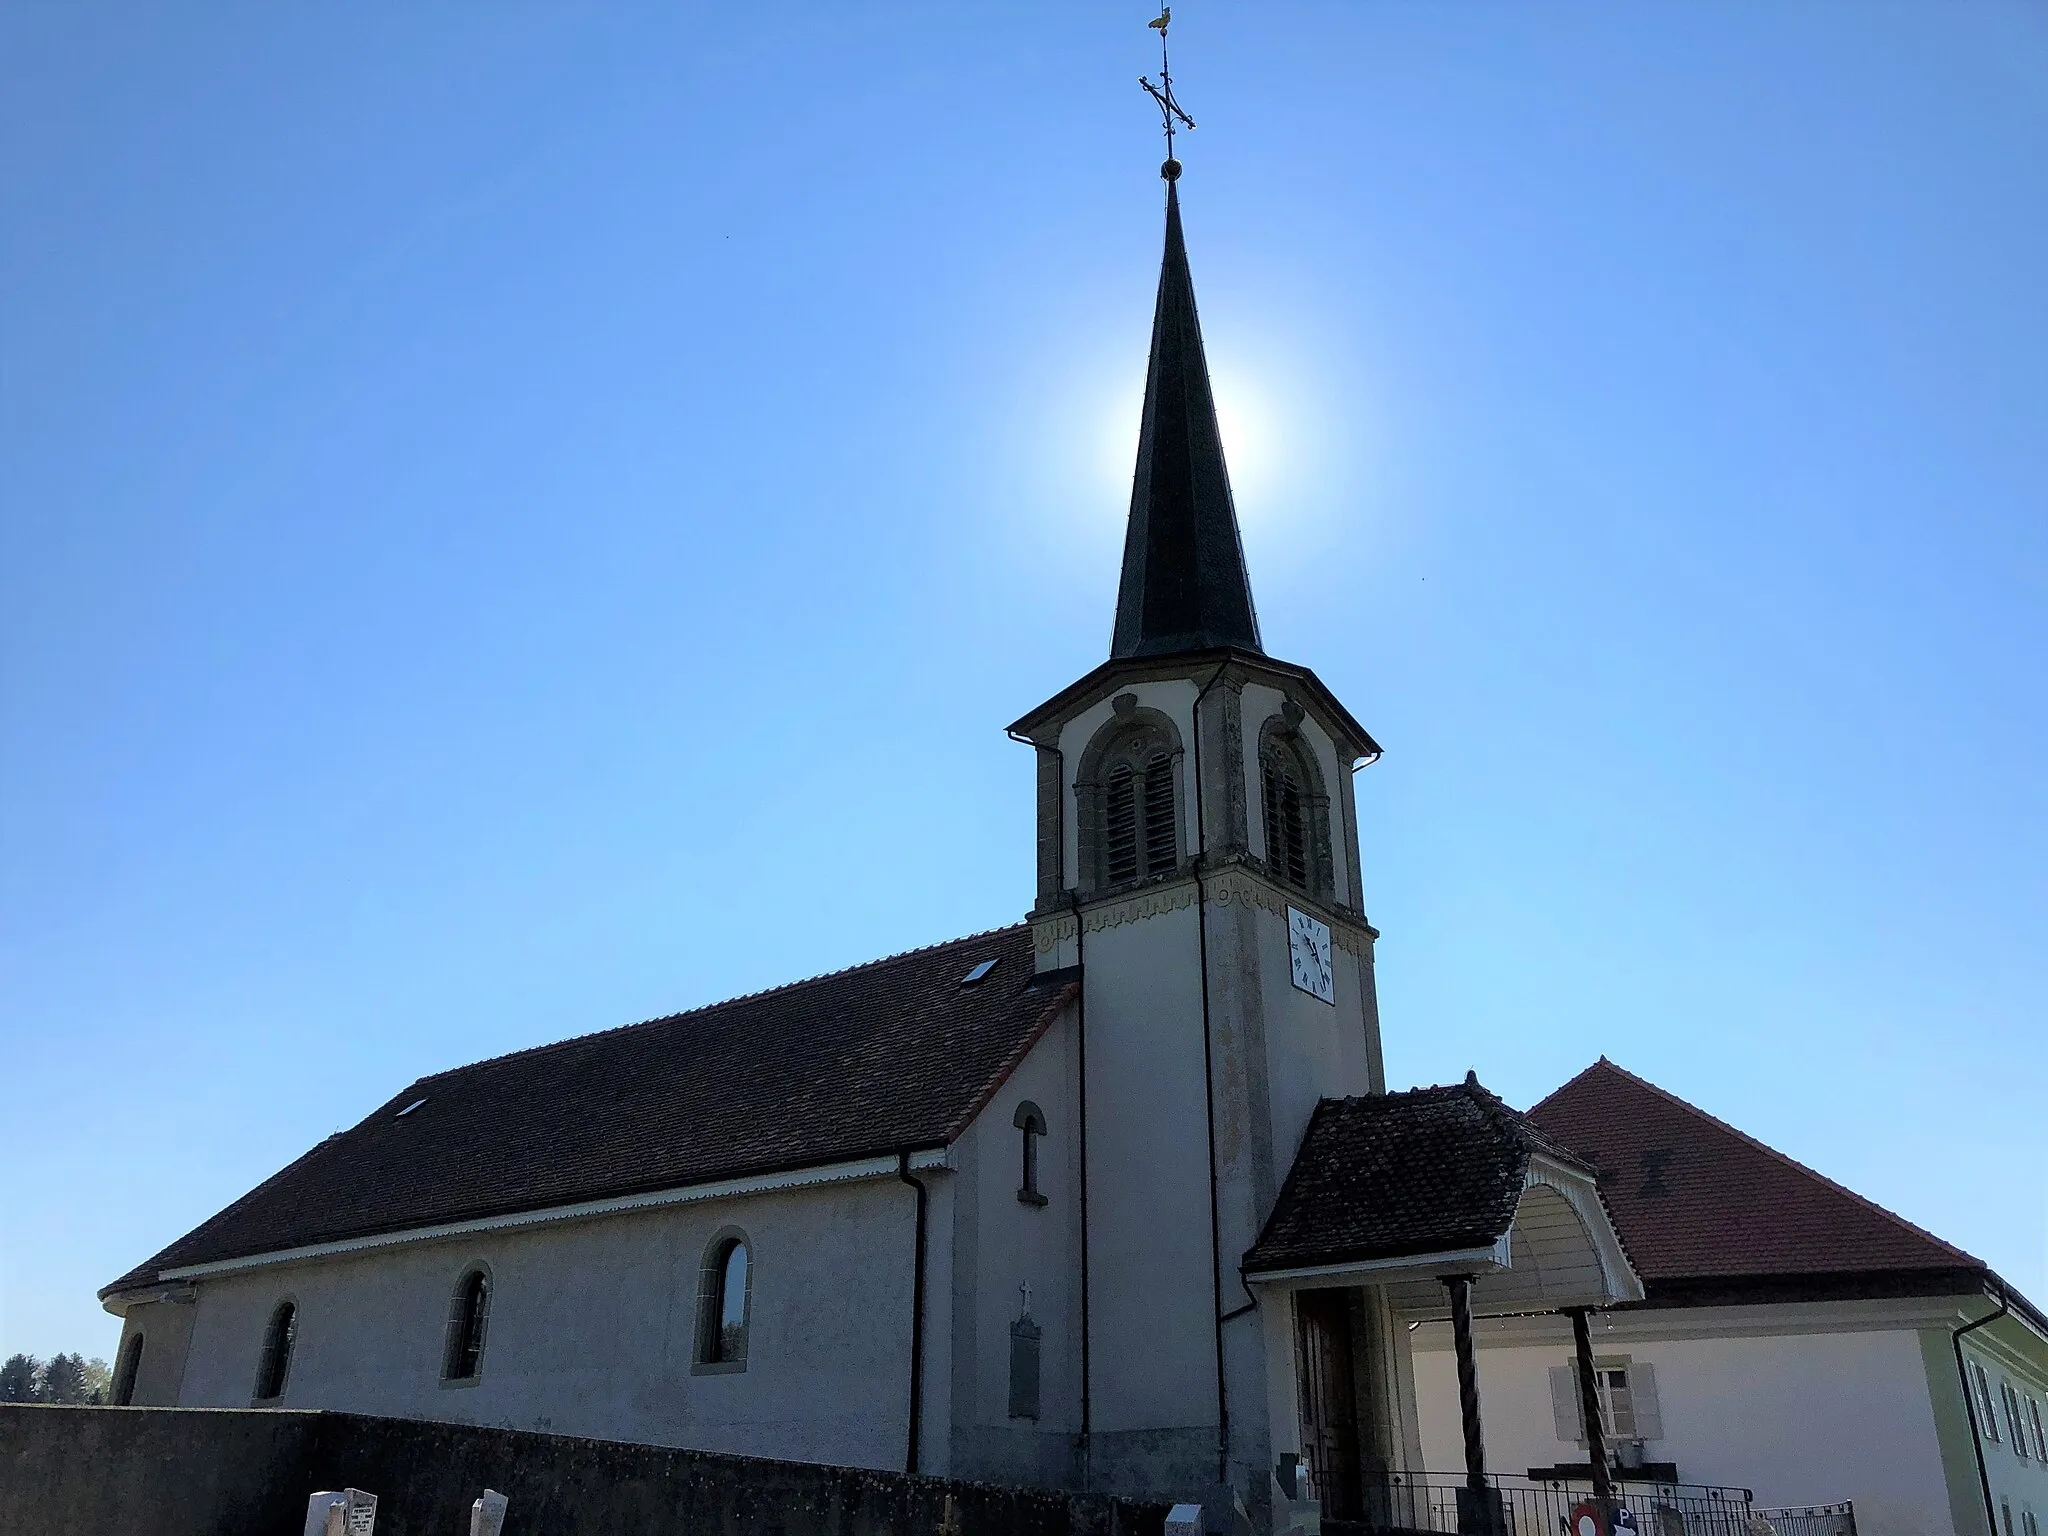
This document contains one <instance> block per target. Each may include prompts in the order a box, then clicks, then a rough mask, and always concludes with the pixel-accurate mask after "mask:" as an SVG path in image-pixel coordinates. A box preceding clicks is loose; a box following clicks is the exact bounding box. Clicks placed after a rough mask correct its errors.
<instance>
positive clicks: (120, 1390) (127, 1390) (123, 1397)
mask: <svg viewBox="0 0 2048 1536" xmlns="http://www.w3.org/2000/svg"><path fill="white" fill-rule="evenodd" d="M141 1370H142V1335H141V1334H140V1333H131V1334H130V1335H128V1342H127V1343H125V1344H123V1345H122V1346H121V1357H120V1359H119V1360H118V1361H116V1362H115V1365H114V1406H115V1407H117V1408H126V1407H127V1406H128V1405H129V1404H130V1403H132V1402H134V1401H135V1378H136V1375H137V1374H138V1373H139V1372H140V1371H141Z"/></svg>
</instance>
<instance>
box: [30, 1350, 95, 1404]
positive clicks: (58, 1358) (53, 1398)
mask: <svg viewBox="0 0 2048 1536" xmlns="http://www.w3.org/2000/svg"><path fill="white" fill-rule="evenodd" d="M38 1396H39V1398H40V1399H41V1401H43V1402H46V1403H82V1402H84V1401H85V1397H86V1386H85V1357H84V1356H83V1355H63V1354H58V1355H52V1356H50V1363H49V1364H48V1365H46V1366H44V1367H43V1390H42V1391H41V1393H39V1394H38Z"/></svg>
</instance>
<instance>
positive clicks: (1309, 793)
mask: <svg viewBox="0 0 2048 1536" xmlns="http://www.w3.org/2000/svg"><path fill="white" fill-rule="evenodd" d="M1296 713H1297V714H1298V712H1296ZM1283 718H1284V717H1283ZM1294 723H1295V722H1294V721H1293V720H1291V719H1290V720H1288V721H1287V723H1284V724H1283V722H1282V719H1275V720H1274V721H1273V722H1272V723H1271V724H1270V725H1269V726H1268V727H1267V729H1266V730H1265V731H1264V732H1263V733H1262V734H1263V737H1264V739H1263V740H1262V741H1261V742H1260V744H1259V781H1260V782H1259V799H1260V803H1261V808H1262V809H1263V811H1264V822H1265V829H1266V868H1267V871H1268V872H1269V873H1270V874H1271V875H1272V876H1273V878H1274V879H1276V880H1279V881H1281V882H1282V883H1284V884H1287V885H1291V886H1293V887H1295V888H1296V889H1297V890H1301V891H1306V892H1308V893H1309V894H1310V895H1321V896H1327V895H1329V894H1330V892H1329V886H1330V883H1331V879H1332V874H1331V869H1330V853H1329V805H1328V802H1327V801H1326V800H1325V798H1324V796H1323V788H1322V779H1321V776H1320V775H1319V774H1318V773H1317V772H1316V767H1315V761H1314V759H1313V758H1312V757H1311V756H1310V754H1309V752H1308V750H1307V746H1306V744H1305V743H1304V742H1303V741H1302V740H1301V737H1300V735H1299V733H1298V732H1297V731H1296V730H1295V729H1294Z"/></svg>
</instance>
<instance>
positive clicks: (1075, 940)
mask: <svg viewBox="0 0 2048 1536" xmlns="http://www.w3.org/2000/svg"><path fill="white" fill-rule="evenodd" d="M1162 175H1163V176H1164V177H1165V179H1166V239H1165V251H1164V255H1163V258H1162V260H1161V263H1160V272H1159V291H1158V299H1157V303H1156V307H1155V309H1154V312H1153V321H1152V347H1151V359H1150V362H1149V365H1148V367H1147V371H1146V378H1145V406H1144V415H1143V419H1142V422H1141V425H1140V428H1139V437H1138V456H1137V472H1136V476H1135V480H1134V483H1133V485H1132V490H1131V510H1130V524H1129V529H1128V532H1127V534H1126V538H1125V543H1124V557H1123V575H1122V582H1121V585H1120V588H1119V590H1118V594H1117V611H1116V623H1115V629H1114V632H1113V636H1112V639H1111V643H1110V654H1109V659H1108V660H1107V661H1105V662H1104V663H1103V664H1102V665H1101V666H1099V667H1097V668H1096V669H1095V670H1094V671H1092V672H1090V673H1089V674H1088V675H1087V676H1085V677H1083V678H1081V679H1080V680H1079V681H1077V682H1075V683H1074V684H1072V685H1071V686H1069V687H1068V688H1066V689H1064V690H1063V691H1061V692H1060V693H1058V694H1056V695H1055V696H1054V697H1053V698H1051V699H1049V700H1047V701H1046V702H1045V703H1044V704H1041V705H1040V706H1039V707H1038V708H1036V709H1034V710H1032V711H1031V712H1030V713H1029V714H1027V715H1025V716H1024V718H1023V719H1021V720H1019V721H1018V722H1017V723H1016V724H1015V725H1014V726H1013V727H1011V734H1012V735H1014V736H1016V737H1018V738H1020V739H1022V740H1026V741H1028V742H1029V743H1030V744H1031V745H1032V746H1033V747H1034V748H1035V749H1036V753H1037V796H1038V880H1037V897H1036V900H1035V902H1034V904H1033V908H1032V912H1031V926H1032V935H1033V940H1034V944H1035V948H1036V956H1037V964H1038V966H1039V968H1040V969H1041V970H1061V971H1065V970H1073V971H1075V972H1077V973H1078V975H1079V977H1080V979H1081V984H1082V990H1081V1010H1082V1012H1081V1021H1080V1032H1081V1035H1082V1040H1083V1046H1082V1050H1083V1057H1084V1061H1085V1066H1084V1069H1083V1072H1084V1081H1083V1082H1082V1084H1081V1088H1080V1092H1081V1110H1082V1116H1083V1119H1084V1121H1085V1137H1086V1152H1085V1164H1084V1168H1083V1178H1084V1180H1085V1185H1086V1190H1087V1202H1088V1203H1087V1207H1086V1211H1087V1214H1086V1229H1087V1230H1086V1254H1087V1257H1086V1259H1085V1261H1084V1263H1085V1266H1086V1268H1087V1272H1088V1273H1087V1295H1088V1303H1087V1308H1086V1312H1087V1318H1086V1327H1087V1330H1088V1336H1089V1348H1088V1351H1087V1353H1088V1358H1089V1359H1090V1361H1091V1364H1090V1367H1089V1370H1088V1373H1087V1374H1088V1399H1089V1405H1090V1406H1089V1412H1088V1433H1087V1435H1086V1436H1085V1444H1084V1457H1085V1463H1086V1466H1087V1468H1088V1472H1087V1476H1088V1480H1089V1481H1090V1482H1091V1483H1092V1484H1093V1485H1094V1486H1098V1487H1115V1488H1117V1489H1119V1490H1122V1491H1131V1490H1138V1489H1151V1490H1155V1491H1157V1492H1160V1493H1162V1494H1171V1495H1174V1496H1177V1497H1185V1496H1186V1495H1187V1493H1188V1492H1189V1491H1191V1490H1193V1489H1196V1488H1201V1489H1206V1490H1208V1491H1209V1492H1210V1494H1212V1495H1213V1496H1215V1497H1217V1498H1219V1499H1222V1500H1223V1501H1224V1503H1223V1506H1222V1507H1225V1508H1227V1507H1228V1500H1229V1498H1230V1497H1231V1496H1233V1495H1235V1496H1239V1497H1242V1498H1244V1499H1245V1501H1246V1502H1247V1504H1248V1505H1250V1506H1251V1507H1252V1508H1254V1509H1255V1510H1257V1509H1262V1508H1263V1507H1264V1506H1265V1504H1266V1501H1267V1498H1268V1485H1269V1484H1270V1481H1271V1477H1270V1471H1271V1465H1272V1460H1271V1457H1270V1456H1269V1455H1268V1451H1269V1449H1270V1445H1271V1441H1270V1439H1269V1436H1268V1434H1267V1427H1266V1421H1267V1412H1268V1408H1267V1390H1266V1383H1267V1370H1266V1358H1265V1351H1266V1348H1267V1345H1266V1342H1265V1335H1264V1333H1263V1332H1262V1327H1261V1321H1260V1319H1259V1317H1258V1315H1257V1310H1256V1308H1255V1307H1254V1305H1253V1303H1252V1297H1251V1294H1250V1292H1249V1291H1248V1290H1247V1289H1246V1288H1245V1286H1244V1285H1243V1284H1242V1283H1241V1281H1240V1278H1239V1261H1240V1259H1241V1258H1242V1256H1243V1255H1244V1253H1245V1252H1246V1250H1247V1249H1249V1248H1250V1247H1251V1245H1252V1243H1253V1242H1254V1241H1256V1239H1257V1237H1258V1235H1259V1232H1260V1230H1261V1228H1262V1227H1263V1225H1264V1223H1265V1220H1266V1217H1267V1215H1268V1214H1269V1213H1270V1212H1271V1210H1272V1208H1273V1203H1274V1200H1275V1198H1276V1196H1277V1194H1278V1192H1279V1184H1280V1181H1281V1180H1282V1179H1283V1178H1284V1177H1285V1175H1286V1171H1287V1169H1288V1167H1289V1165H1290V1163H1291V1162H1292V1160H1293V1157H1294V1153H1295V1149H1296V1147H1297V1146H1298V1144H1299V1142H1300V1140H1301V1136H1302V1134H1303V1132H1304V1130H1305V1129H1306V1128H1307V1125H1308V1121H1309V1117H1310V1115H1311V1114H1312V1113H1313V1111H1314V1109H1315V1107H1316V1104H1317V1102H1318V1101H1319V1100H1320V1099H1322V1098H1324V1097H1326V1096H1330V1097H1334V1096H1342V1095H1349V1094H1363V1093H1379V1092H1384V1090H1385V1082H1384V1076H1383V1072H1382V1068H1381V1063H1380V1041H1379V1013H1378V1007H1377V1003H1376V999H1375V992H1374V985H1373V941H1374V939H1375V938H1376V937H1377V935H1376V933H1375V931H1374V930H1373V928H1372V927H1371V926H1370V925H1369V924H1368V923H1367V922H1366V919H1365V912H1364V885H1363V880H1362V877H1361V873H1360V870H1359V860H1358V835H1357V811H1356V806H1355V803H1354V800H1353V794H1352V773H1353V770H1354V769H1355V768H1357V767H1359V766H1360V765H1361V764H1362V763H1365V762H1370V761H1372V760H1373V759H1375V758H1377V757H1378V756H1379V750H1380V749H1379V747H1378V745H1377V744H1376V743H1375V742H1374V741H1373V739H1372V737H1371V736H1370V735H1369V734H1367V732H1366V730H1365V729H1364V727H1363V726H1361V725H1360V724H1359V723H1358V722H1357V721H1356V720H1355V719H1353V718H1352V716H1351V714H1350V712H1349V711H1348V710H1346V709H1345V708H1344V706H1343V705H1342V704H1341V703H1339V702H1338V700H1337V699H1336V697H1335V696H1334V695H1333V694H1331V692H1330V691H1329V689H1327V688H1326V687H1324V686H1323V684H1322V682H1321V681H1320V680H1319V679H1318V678H1317V677H1316V675H1315V674H1314V673H1313V672H1311V671H1310V670H1309V669H1308V668H1306V667H1302V666H1297V665H1295V664H1293V663H1290V662H1283V661H1278V660H1275V659H1274V658H1272V657H1270V656H1268V655H1266V653H1265V651H1264V649H1263V647H1262V645H1261V642H1260V637H1259V625H1258V617H1257V613H1256V610H1255V609H1254V606H1253V603H1252V592H1251V582H1250V579H1249V577H1248V576H1247V574H1246V570H1245V562H1244V550H1243V545H1242V542H1241V540H1240V539H1239V536H1238V525H1237V514H1236V509H1235V506H1234V504H1233V502H1232V499H1231V492H1230V477H1229V473H1228V470H1227V468H1226V466H1225V463H1224V455H1223V442H1222V436H1221V434H1220V432H1219V431H1218V428H1217V420H1216V406H1215V400H1214V396H1213V394H1212V391H1211V389H1210V382H1209V371H1208V364H1207V361H1206V359H1205V357H1204V354H1203V349H1202V333H1201V325H1200V321H1199V319H1198V317H1197V314H1196V309H1195V291H1194V282H1193V279H1192V276H1191V275H1190V271H1189V266H1188V256H1187V246H1186V240H1185V236H1184V233H1183V230H1182V225H1181V208H1180V192H1179V185H1178V181H1179V176H1180V165H1179V163H1178V162H1177V161H1175V160H1173V159H1171V158H1169V159H1168V160H1167V162H1166V164H1165V166H1164V167H1163V168H1162Z"/></svg>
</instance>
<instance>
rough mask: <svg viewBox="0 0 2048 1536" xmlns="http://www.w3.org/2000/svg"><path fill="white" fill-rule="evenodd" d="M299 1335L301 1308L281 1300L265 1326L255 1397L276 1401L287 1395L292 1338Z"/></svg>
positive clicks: (259, 1399)
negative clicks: (285, 1389) (285, 1393)
mask: <svg viewBox="0 0 2048 1536" xmlns="http://www.w3.org/2000/svg"><path fill="white" fill-rule="evenodd" d="M298 1335H299V1309H298V1308H297V1307H296V1306H294V1305H292V1303H291V1302H289V1301H280V1302H279V1303H278V1304H277V1306H276V1307H275V1308H274V1309H273V1310H272V1311H271V1314H270V1326H269V1327H267V1328H265V1329H264V1330H263V1357H262V1359H260V1360H259V1361H257V1363H256V1401H258V1402H259V1403H268V1402H275V1401H276V1400H277V1399H278V1398H280V1397H283V1396H284V1384H285V1383H286V1382H287V1381H289V1380H290V1379H291V1374H292V1342H293V1340H295V1339H296V1338H297V1337H298Z"/></svg>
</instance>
